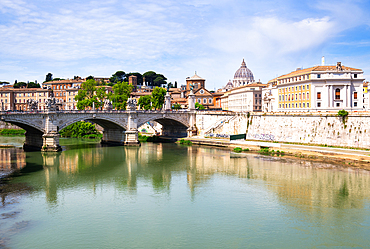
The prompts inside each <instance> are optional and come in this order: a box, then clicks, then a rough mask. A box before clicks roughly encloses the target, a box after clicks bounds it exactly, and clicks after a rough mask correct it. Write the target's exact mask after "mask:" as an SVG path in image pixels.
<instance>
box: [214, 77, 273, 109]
mask: <svg viewBox="0 0 370 249" xmlns="http://www.w3.org/2000/svg"><path fill="white" fill-rule="evenodd" d="M266 86H267V85H266V84H262V83H260V82H259V83H254V84H248V85H245V86H240V87H236V88H233V89H231V90H230V91H228V92H227V95H226V94H225V95H224V96H223V97H221V107H222V109H223V110H228V111H233V112H261V111H262V89H263V88H264V87H266Z"/></svg>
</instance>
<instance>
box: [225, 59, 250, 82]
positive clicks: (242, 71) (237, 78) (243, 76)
mask: <svg viewBox="0 0 370 249" xmlns="http://www.w3.org/2000/svg"><path fill="white" fill-rule="evenodd" d="M252 83H254V76H253V73H252V71H251V70H250V69H249V68H247V64H246V63H245V61H244V59H243V61H242V65H241V66H240V68H239V69H238V70H237V71H236V72H235V74H234V79H233V83H232V84H233V87H239V86H245V85H248V84H252ZM226 86H227V84H226Z"/></svg>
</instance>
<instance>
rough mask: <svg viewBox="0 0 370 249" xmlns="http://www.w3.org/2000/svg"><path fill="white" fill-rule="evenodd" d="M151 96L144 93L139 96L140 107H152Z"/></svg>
mask: <svg viewBox="0 0 370 249" xmlns="http://www.w3.org/2000/svg"><path fill="white" fill-rule="evenodd" d="M151 102H152V97H151V96H150V95H144V96H141V97H140V98H139V101H138V105H140V109H142V110H150V109H152V105H151Z"/></svg>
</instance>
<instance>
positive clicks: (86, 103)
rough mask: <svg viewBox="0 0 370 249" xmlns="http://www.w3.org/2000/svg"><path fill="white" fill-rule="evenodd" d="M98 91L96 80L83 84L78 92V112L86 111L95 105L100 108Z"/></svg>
mask: <svg viewBox="0 0 370 249" xmlns="http://www.w3.org/2000/svg"><path fill="white" fill-rule="evenodd" d="M95 91H96V81H95V80H91V79H90V80H87V81H85V82H82V84H81V89H80V90H78V93H77V95H76V97H75V100H77V109H78V110H85V109H86V108H87V107H91V108H92V107H93V103H95V107H96V108H99V107H100V105H101V104H100V102H99V101H98V100H97V97H96V95H95Z"/></svg>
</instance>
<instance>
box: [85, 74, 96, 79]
mask: <svg viewBox="0 0 370 249" xmlns="http://www.w3.org/2000/svg"><path fill="white" fill-rule="evenodd" d="M93 79H94V76H92V75H90V76H87V77H86V80H93Z"/></svg>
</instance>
